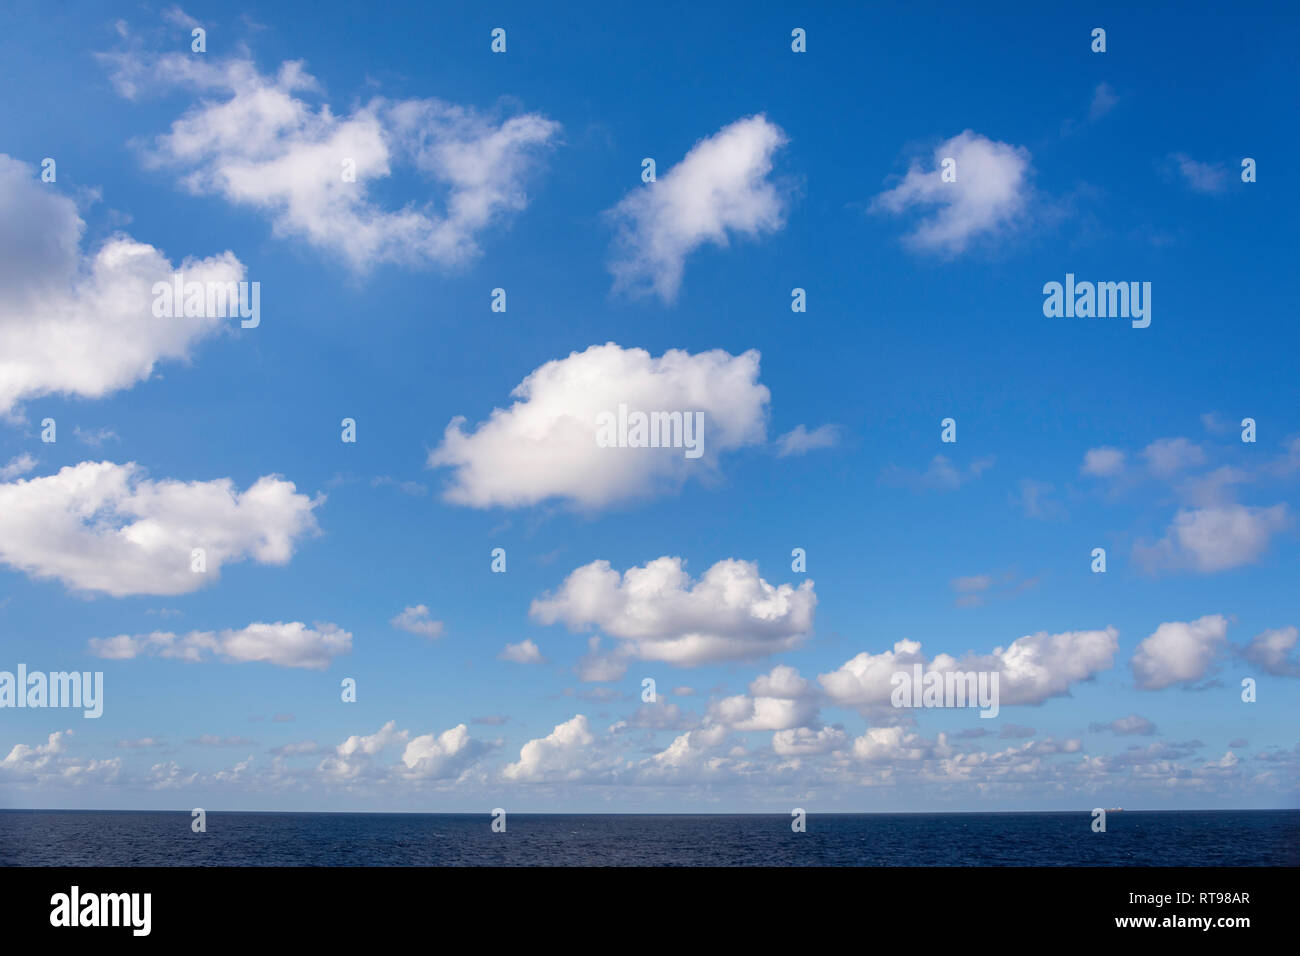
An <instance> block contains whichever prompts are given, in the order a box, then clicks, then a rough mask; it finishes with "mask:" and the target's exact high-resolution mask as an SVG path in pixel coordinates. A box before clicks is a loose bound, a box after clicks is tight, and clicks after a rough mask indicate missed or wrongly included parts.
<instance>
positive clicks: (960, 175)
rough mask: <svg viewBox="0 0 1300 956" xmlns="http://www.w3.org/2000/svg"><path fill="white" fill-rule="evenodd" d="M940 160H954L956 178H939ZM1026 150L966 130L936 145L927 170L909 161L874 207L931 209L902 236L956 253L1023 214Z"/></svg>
mask: <svg viewBox="0 0 1300 956" xmlns="http://www.w3.org/2000/svg"><path fill="white" fill-rule="evenodd" d="M944 159H953V160H955V161H956V175H957V179H956V181H955V182H943V180H942V177H941V172H942V163H943V160H944ZM1030 173H1031V168H1030V162H1029V151H1028V150H1026V149H1025V148H1024V147H1023V146H1012V145H1011V144H1009V143H1000V142H997V141H996V140H992V139H989V138H988V137H987V136H981V135H980V134H978V133H975V132H973V131H971V130H965V131H964V132H962V133H959V134H958V135H956V136H954V137H952V139H949V140H947V141H946V142H943V143H940V144H939V146H937V147H936V148H935V150H934V163H933V165H932V166H931V168H929V169H925V168H922V166H921V164H920V163H919V162H915V161H914V162H913V163H912V164H911V166H910V167H909V169H908V171H907V175H906V176H904V177H903V181H902V182H900V183H899V184H898V185H897V186H895V187H894V188H893V189H890V190H887V191H886V192H883V193H881V194H880V195H878V196H877V197H876V198H875V201H874V203H873V204H872V208H873V209H878V210H883V211H885V212H891V213H902V212H906V211H908V210H910V209H932V208H934V207H937V211H935V212H933V213H932V214H931V215H929V216H928V218H925V219H923V220H922V221H921V222H920V224H919V225H917V227H916V228H915V229H914V230H913V231H912V232H911V233H910V234H909V235H908V236H907V239H906V241H907V243H908V244H909V245H910V246H912V247H913V248H915V249H919V250H923V251H928V252H940V253H946V254H955V253H960V252H963V251H964V250H965V249H966V248H967V246H969V244H970V242H971V240H973V239H975V238H978V237H982V236H990V235H995V234H997V233H1000V232H1004V231H1006V230H1009V229H1011V228H1013V227H1015V226H1016V225H1018V224H1019V222H1020V221H1021V220H1022V219H1023V218H1024V216H1025V214H1026V212H1027V208H1028V204H1029V198H1030V192H1031V190H1030V185H1029V177H1030Z"/></svg>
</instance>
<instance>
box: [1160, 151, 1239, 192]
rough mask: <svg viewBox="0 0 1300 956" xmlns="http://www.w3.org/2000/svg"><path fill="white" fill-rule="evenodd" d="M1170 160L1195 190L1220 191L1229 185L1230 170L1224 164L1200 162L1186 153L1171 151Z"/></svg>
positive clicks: (1184, 180)
mask: <svg viewBox="0 0 1300 956" xmlns="http://www.w3.org/2000/svg"><path fill="white" fill-rule="evenodd" d="M1169 162H1170V163H1171V164H1172V165H1173V167H1174V168H1175V169H1177V170H1178V174H1179V175H1180V176H1182V178H1183V182H1185V183H1186V184H1187V185H1188V187H1189V188H1191V189H1192V190H1193V191H1194V192H1198V193H1219V192H1223V190H1224V188H1225V187H1226V186H1227V185H1228V171H1227V170H1226V169H1224V168H1223V167H1222V166H1215V165H1213V164H1211V163H1202V162H1199V161H1197V160H1195V159H1192V158H1191V157H1190V156H1188V155H1187V154H1186V153H1171V154H1170V155H1169Z"/></svg>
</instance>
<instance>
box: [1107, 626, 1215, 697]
mask: <svg viewBox="0 0 1300 956" xmlns="http://www.w3.org/2000/svg"><path fill="white" fill-rule="evenodd" d="M1227 633H1228V621H1227V619H1226V618H1224V616H1223V615H1222V614H1207V615H1206V616H1205V617H1202V618H1198V619H1197V620H1195V621H1167V622H1166V623H1164V624H1161V625H1160V626H1159V627H1157V628H1156V629H1155V632H1154V633H1153V634H1151V635H1150V636H1149V637H1146V638H1144V639H1143V641H1142V643H1141V644H1139V645H1138V648H1137V651H1136V652H1135V653H1134V654H1133V660H1132V661H1131V662H1130V663H1131V665H1132V667H1133V676H1134V678H1135V679H1136V681H1137V686H1138V687H1140V688H1141V689H1143V690H1160V689H1161V688H1162V687H1169V686H1171V685H1173V684H1184V685H1187V684H1193V683H1195V682H1196V681H1198V680H1201V679H1202V678H1203V677H1205V676H1206V674H1208V673H1209V670H1210V667H1211V665H1213V663H1214V660H1215V658H1216V657H1218V655H1219V653H1220V651H1222V650H1223V649H1224V648H1225V647H1226V646H1227Z"/></svg>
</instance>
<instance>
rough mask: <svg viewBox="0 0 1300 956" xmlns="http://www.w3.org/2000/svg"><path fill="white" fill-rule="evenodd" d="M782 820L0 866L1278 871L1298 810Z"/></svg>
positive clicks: (140, 836)
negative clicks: (1096, 817) (793, 823)
mask: <svg viewBox="0 0 1300 956" xmlns="http://www.w3.org/2000/svg"><path fill="white" fill-rule="evenodd" d="M1091 822H1092V817H1091V815H1090V814H1088V813H942V814H923V813H912V814H827V815H817V814H813V815H810V816H809V817H808V821H807V826H808V829H807V832H805V833H793V832H791V829H790V817H789V816H777V815H772V816H767V815H757V814H755V815H698V816H696V815H660V814H654V815H651V814H647V815H640V814H578V815H568V814H523V813H519V814H510V815H509V816H508V818H507V832H506V833H504V834H502V833H493V832H492V830H491V825H490V824H491V818H490V817H489V816H488V815H487V814H415V813H216V812H213V813H209V814H208V815H207V832H206V833H191V832H190V815H189V813H187V812H153V811H139V812H117V811H84V810H55V811H49V810H4V811H0V865H5V866H14V865H20V866H256V865H264V866H296V865H302V866H536V865H558V866H592V865H602V866H1276V865H1291V866H1294V865H1297V864H1300V810H1228V811H1215V810H1207V811H1189V812H1182V811H1167V812H1138V811H1125V812H1123V813H1112V814H1110V815H1109V818H1108V820H1107V828H1106V829H1107V832H1105V833H1093V832H1092V829H1091Z"/></svg>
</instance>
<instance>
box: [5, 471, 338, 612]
mask: <svg viewBox="0 0 1300 956" xmlns="http://www.w3.org/2000/svg"><path fill="white" fill-rule="evenodd" d="M323 500H324V499H323V498H318V499H316V500H312V499H310V498H308V497H307V496H306V495H302V494H298V491H297V488H296V487H295V486H294V484H293V482H290V481H284V480H283V479H281V478H280V477H279V476H277V475H266V476H263V477H262V478H259V479H258V480H257V481H256V482H254V483H253V484H252V485H251V486H250V487H249V488H247V489H246V490H244V491H242V492H241V491H239V490H237V489H236V488H235V486H234V484H233V482H231V480H230V479H229V478H220V479H216V480H213V481H191V482H183V481H176V480H172V479H166V480H160V481H154V480H152V479H148V478H145V477H144V474H143V469H141V468H140V466H139V465H137V464H135V463H134V462H128V463H127V464H125V465H118V464H114V463H113V462H109V461H102V462H92V461H83V462H81V463H80V464H78V465H69V466H67V467H65V468H62V469H60V470H59V472H58V473H57V474H54V475H47V476H44V477H36V478H30V479H25V480H23V479H20V480H18V481H16V482H13V483H10V484H0V562H3V563H5V564H7V565H9V566H10V567H13V568H16V569H17V570H20V571H24V572H26V573H27V574H29V575H31V576H32V577H34V578H38V579H49V578H56V579H58V580H60V581H62V582H63V583H64V584H66V585H67V586H69V587H71V588H74V589H77V590H84V591H101V592H104V593H107V594H111V595H113V596H115V597H122V596H124V595H128V594H185V593H187V592H189V591H195V590H197V589H198V588H200V587H202V586H203V585H204V584H206V583H208V582H211V581H214V580H216V579H217V578H218V577H220V574H221V568H222V566H223V565H225V564H227V563H232V562H236V561H243V560H247V559H249V558H251V559H252V560H254V561H257V562H258V563H259V564H273V565H280V564H287V563H288V561H289V559H290V558H292V557H293V552H294V546H295V544H296V543H297V542H298V540H299V539H300V538H302V537H304V536H305V535H308V534H311V533H314V532H315V531H316V530H317V526H316V519H315V517H314V516H313V514H312V510H313V509H314V508H315V507H316V506H317V505H318V504H320V503H321V501H323ZM195 548H202V549H204V552H205V554H206V563H207V570H206V572H204V573H198V572H196V571H193V570H191V554H192V551H193V549H195Z"/></svg>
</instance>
